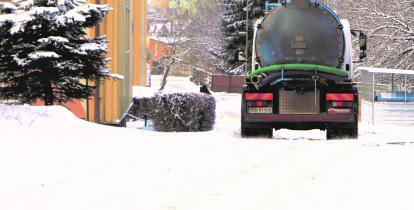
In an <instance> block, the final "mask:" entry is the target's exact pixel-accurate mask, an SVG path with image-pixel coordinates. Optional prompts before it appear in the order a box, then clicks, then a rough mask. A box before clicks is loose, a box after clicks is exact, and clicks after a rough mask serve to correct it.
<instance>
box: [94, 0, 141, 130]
mask: <svg viewBox="0 0 414 210" xmlns="http://www.w3.org/2000/svg"><path fill="white" fill-rule="evenodd" d="M90 2H91V3H99V4H107V5H109V6H110V7H111V8H112V9H113V10H112V11H111V12H110V13H109V14H108V15H107V16H106V18H105V20H104V22H103V23H102V24H100V26H99V27H97V28H95V29H92V30H91V31H90V35H91V36H95V35H97V34H100V35H105V36H106V37H107V38H108V41H109V45H108V47H109V53H108V57H109V58H111V59H112V61H111V62H110V63H109V67H110V69H111V71H112V72H113V73H117V74H121V75H123V76H124V77H125V79H124V80H112V79H110V80H104V81H101V84H100V88H99V91H98V92H99V100H97V98H96V97H93V98H91V99H90V100H89V103H88V106H87V107H88V108H87V110H88V113H89V120H91V121H96V122H101V123H114V122H116V121H117V120H119V119H120V118H121V116H122V114H123V113H124V112H125V111H126V109H127V108H128V106H129V104H130V103H131V102H132V86H133V85H140V86H146V85H147V84H146V83H147V80H146V78H147V75H146V74H147V69H146V61H147V53H146V37H147V34H146V31H147V30H146V29H147V17H146V11H147V3H146V0H90ZM97 101H99V106H98V105H97V104H96V102H97Z"/></svg>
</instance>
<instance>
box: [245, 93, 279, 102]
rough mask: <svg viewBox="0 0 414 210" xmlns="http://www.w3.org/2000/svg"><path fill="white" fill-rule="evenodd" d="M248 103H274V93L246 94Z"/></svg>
mask: <svg viewBox="0 0 414 210" xmlns="http://www.w3.org/2000/svg"><path fill="white" fill-rule="evenodd" d="M245 97H246V101H273V93H246V95H245Z"/></svg>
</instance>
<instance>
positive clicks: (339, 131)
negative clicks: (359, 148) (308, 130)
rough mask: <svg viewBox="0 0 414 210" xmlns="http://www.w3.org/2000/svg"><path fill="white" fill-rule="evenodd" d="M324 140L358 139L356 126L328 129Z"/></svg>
mask: <svg viewBox="0 0 414 210" xmlns="http://www.w3.org/2000/svg"><path fill="white" fill-rule="evenodd" d="M326 139H328V140H332V139H358V125H354V126H352V127H351V128H328V129H327V130H326Z"/></svg>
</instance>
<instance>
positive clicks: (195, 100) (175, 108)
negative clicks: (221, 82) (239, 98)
mask: <svg viewBox="0 0 414 210" xmlns="http://www.w3.org/2000/svg"><path fill="white" fill-rule="evenodd" d="M215 110H216V102H215V100H214V98H213V97H212V96H210V95H207V94H199V93H157V94H155V95H154V96H153V97H152V98H151V97H140V98H135V99H134V109H133V112H134V114H135V115H136V116H140V117H142V116H143V115H144V114H148V115H150V117H151V119H152V120H153V123H154V129H155V130H156V131H161V132H197V131H209V130H212V129H213V125H214V123H215V118H216V117H215V116H216V113H215Z"/></svg>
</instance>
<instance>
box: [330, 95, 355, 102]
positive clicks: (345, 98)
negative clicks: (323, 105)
mask: <svg viewBox="0 0 414 210" xmlns="http://www.w3.org/2000/svg"><path fill="white" fill-rule="evenodd" d="M326 100H327V101H354V100H355V97H354V94H352V93H328V94H326Z"/></svg>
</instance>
